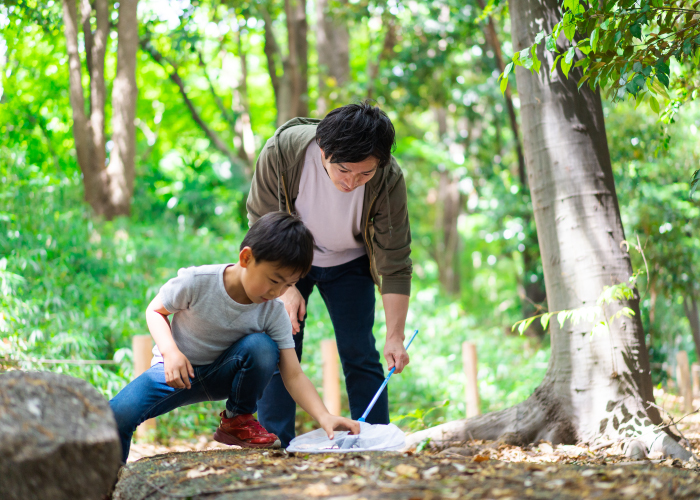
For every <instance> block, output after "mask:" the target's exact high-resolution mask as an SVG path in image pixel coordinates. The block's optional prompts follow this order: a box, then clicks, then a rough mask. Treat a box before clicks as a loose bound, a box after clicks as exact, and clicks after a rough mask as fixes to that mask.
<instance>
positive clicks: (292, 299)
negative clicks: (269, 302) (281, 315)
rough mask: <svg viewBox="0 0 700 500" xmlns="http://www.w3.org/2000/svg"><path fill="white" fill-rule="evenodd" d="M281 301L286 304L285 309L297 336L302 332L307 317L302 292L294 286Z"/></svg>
mask: <svg viewBox="0 0 700 500" xmlns="http://www.w3.org/2000/svg"><path fill="white" fill-rule="evenodd" d="M280 299H281V300H282V302H284V308H285V309H286V310H287V314H289V320H290V321H291V322H292V332H293V333H294V335H296V334H297V333H299V330H301V325H300V323H301V322H302V321H304V316H306V302H305V301H304V297H302V296H301V292H300V291H299V290H297V287H295V286H292V287H290V288H289V290H287V291H286V292H285V293H284V294H283V295H282V296H281V297H280Z"/></svg>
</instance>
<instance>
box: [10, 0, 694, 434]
mask: <svg viewBox="0 0 700 500" xmlns="http://www.w3.org/2000/svg"><path fill="white" fill-rule="evenodd" d="M84 4H85V2H78V4H77V5H78V9H79V12H80V14H79V17H80V24H84V25H85V26H88V28H87V30H86V28H84V27H82V26H79V27H80V28H82V29H80V30H78V31H79V32H78V34H77V42H78V43H77V46H76V47H77V50H78V53H79V54H80V55H81V57H82V75H81V79H80V80H78V81H79V82H80V83H81V84H82V89H83V91H84V94H85V96H90V98H89V99H88V103H89V104H88V105H87V106H85V110H86V111H87V113H88V116H95V115H94V111H95V110H96V109H98V108H95V106H94V101H93V100H92V99H93V98H94V95H95V94H96V92H94V88H95V87H93V83H94V81H95V80H94V78H92V77H94V66H93V68H90V64H91V63H92V60H91V59H90V58H86V57H85V51H86V47H89V46H90V44H91V43H92V44H93V45H94V40H92V42H91V41H90V40H86V37H85V32H86V31H88V32H90V33H91V36H88V38H93V39H95V38H99V37H95V34H96V33H98V32H99V31H100V26H99V19H98V17H99V16H95V10H93V9H94V8H95V6H96V5H98V4H99V5H106V8H107V9H108V17H107V18H106V19H108V20H109V24H108V25H107V27H106V31H105V33H107V35H108V36H106V37H105V38H104V42H105V44H104V50H105V54H106V56H105V59H104V60H105V68H104V75H105V76H104V80H105V88H106V95H108V96H110V95H111V96H112V99H111V100H110V99H103V107H104V111H105V114H104V117H103V122H104V123H105V127H106V134H105V137H104V138H103V141H104V148H103V149H104V151H105V154H106V158H105V163H106V164H108V165H110V164H112V165H113V164H115V162H116V160H115V158H116V156H117V153H116V152H120V151H121V149H120V148H123V145H122V144H121V143H118V141H116V139H115V137H116V136H115V134H118V133H119V131H118V130H115V125H114V124H115V123H118V120H115V119H114V116H113V115H117V113H116V112H115V111H114V110H115V108H118V107H119V106H120V103H119V101H118V99H116V98H115V97H114V96H115V95H116V93H115V92H113V91H114V88H113V87H114V86H116V84H113V82H115V81H116V76H117V74H118V73H119V68H118V63H117V60H118V51H119V47H122V41H121V40H118V39H119V37H120V35H119V32H118V28H117V25H118V21H119V18H120V16H122V9H123V7H124V6H126V5H130V6H132V7H133V8H134V9H135V8H136V5H137V3H136V2H134V1H131V0H127V2H122V5H119V3H112V2H104V1H103V0H102V1H100V0H98V1H96V2H94V3H93V5H92V6H91V5H90V4H89V3H87V5H88V7H87V9H85V8H84ZM484 7H485V6H484V4H483V3H482V2H481V0H476V1H474V2H472V1H467V2H457V1H451V0H443V1H433V2H417V1H408V2H394V1H389V2H384V1H378V2H367V1H365V0H357V1H348V2H345V1H334V0H331V1H327V0H316V1H315V2H314V1H309V2H304V1H299V0H285V1H284V2H282V1H279V2H275V1H271V2H251V3H247V2H238V1H224V2H208V1H201V2H190V1H176V2H166V1H147V0H141V1H140V2H138V20H139V21H138V40H137V42H138V48H136V47H134V50H135V52H136V56H135V57H136V73H135V75H136V81H135V85H136V87H137V88H138V100H137V101H136V108H135V118H136V119H135V120H134V123H135V125H136V135H135V143H134V144H133V147H134V150H135V161H134V170H133V177H132V178H131V182H132V183H133V184H132V186H133V199H131V202H130V203H127V205H126V210H123V207H122V208H121V209H122V211H126V212H128V215H120V212H119V210H120V208H119V207H117V208H116V209H115V210H116V211H115V210H112V211H110V209H105V208H104V207H102V208H101V207H99V206H97V205H95V203H94V200H90V199H88V200H85V198H86V197H85V196H84V183H85V181H86V177H85V176H84V174H83V173H81V172H82V171H81V166H80V165H79V163H80V158H79V155H78V154H76V149H75V146H76V140H75V139H76V137H78V136H76V132H74V130H73V128H72V123H73V116H74V110H73V111H72V108H71V102H70V94H71V87H70V84H69V80H70V75H71V73H70V71H69V66H70V57H69V52H70V50H69V49H70V47H68V46H67V43H66V34H65V23H64V17H65V14H64V12H63V10H62V5H61V3H60V2H54V1H52V0H49V1H47V2H44V1H38V2H37V1H29V2H26V1H21V2H3V4H2V5H0V27H1V28H2V39H1V40H0V58H1V59H0V64H1V65H2V75H1V82H2V84H1V87H0V92H1V97H0V179H1V180H2V184H1V187H0V200H1V201H0V312H1V314H2V315H1V316H0V335H1V337H2V339H3V342H2V343H0V358H2V361H1V363H2V368H5V369H6V368H12V367H21V368H23V369H50V370H53V371H60V372H64V373H68V374H71V375H74V376H77V377H80V378H84V379H86V380H88V381H90V382H91V383H92V384H93V385H95V386H96V387H97V388H99V389H100V390H101V391H102V392H103V393H104V394H105V396H106V397H111V396H113V395H115V394H116V393H117V392H118V391H119V390H120V389H121V388H122V387H123V386H124V385H125V384H126V383H127V382H128V381H129V380H130V379H131V378H132V376H133V368H132V367H133V363H132V353H131V349H130V346H131V337H132V336H133V335H139V334H144V333H147V329H146V324H145V317H144V311H145V307H146V305H147V304H148V302H149V301H150V300H151V298H152V297H153V296H154V295H155V294H156V293H157V291H158V289H159V287H160V286H161V285H162V284H163V283H165V281H167V280H168V279H169V278H170V277H173V276H174V275H175V274H176V272H177V269H178V268H180V267H183V266H190V265H201V264H208V263H214V262H231V261H235V259H236V254H237V248H238V244H239V242H240V239H241V237H242V235H243V234H244V232H245V229H246V227H247V221H246V217H245V199H246V197H247V193H248V189H249V186H250V172H251V170H252V168H253V167H254V161H255V157H256V156H257V153H258V152H259V151H260V149H261V148H262V147H263V145H264V144H265V141H266V140H267V139H268V138H269V137H271V136H272V134H273V133H274V130H275V128H276V126H277V125H279V124H280V123H282V122H284V121H285V120H286V119H287V118H290V117H292V116H296V115H300V116H304V115H307V116H314V117H322V116H323V115H324V113H325V112H326V111H327V110H329V109H332V108H334V107H336V106H339V105H342V104H345V103H348V102H356V101H358V100H360V99H364V98H372V99H375V100H376V102H377V103H378V104H379V105H380V106H381V107H382V108H383V109H384V110H386V111H387V113H388V114H389V116H390V117H391V119H392V121H393V122H394V125H395V127H396V130H397V147H396V151H395V156H396V158H397V159H398V161H399V163H400V164H401V166H402V167H403V169H404V173H405V175H406V179H407V187H408V191H409V210H410V217H411V227H412V233H413V241H414V243H413V253H412V257H413V262H414V278H413V295H412V299H411V309H410V313H409V318H408V322H407V328H408V329H415V328H418V329H420V331H421V333H420V335H419V337H418V339H417V341H416V343H415V345H414V346H413V347H412V352H411V353H410V354H411V365H410V366H409V368H408V369H407V371H406V372H405V373H404V374H402V375H401V377H400V378H398V379H397V380H395V381H394V382H393V384H392V387H390V403H391V412H392V416H393V417H394V418H396V420H397V423H398V424H399V425H402V426H404V427H405V428H407V429H408V428H413V429H415V428H420V427H422V426H425V425H432V424H435V423H439V422H442V421H445V420H453V419H456V418H462V417H463V416H464V414H465V403H464V375H463V373H462V364H461V355H460V344H461V342H463V341H465V340H469V341H472V342H475V343H476V344H477V349H478V353H479V388H480V394H481V404H482V408H481V409H482V411H483V412H487V411H494V410H498V409H502V408H505V407H508V406H511V405H513V404H515V403H518V402H520V401H522V400H524V399H526V398H527V396H528V395H529V394H530V393H531V392H532V390H533V389H534V388H535V387H537V385H538V384H539V382H540V381H541V379H542V377H543V375H544V373H545V371H546V368H547V363H548V359H549V338H548V336H547V334H546V333H545V332H543V331H542V330H541V328H537V324H536V323H533V325H532V326H531V327H530V328H529V329H528V331H527V332H526V333H525V334H524V335H518V333H517V332H515V333H512V332H511V326H512V325H513V323H515V322H516V321H518V320H520V319H522V318H524V317H528V316H531V315H532V314H537V313H541V312H546V294H545V290H544V284H543V276H542V267H541V264H540V262H539V251H538V246H537V236H536V231H535V226H534V219H533V217H532V207H531V203H530V197H529V193H528V189H527V181H526V175H525V169H524V160H523V157H522V153H521V146H520V139H519V137H518V135H519V131H518V126H517V125H518V119H519V99H518V96H517V89H516V88H515V83H514V82H513V81H512V79H511V84H510V86H509V88H508V89H507V90H506V92H505V94H502V93H501V91H500V89H499V82H498V77H499V74H500V73H501V72H502V71H503V69H504V67H505V65H504V60H505V61H506V62H507V60H506V57H507V56H506V55H510V54H512V48H511V44H510V33H509V32H510V22H509V19H508V10H507V5H505V4H502V5H498V4H493V3H492V4H489V6H488V7H487V9H488V12H489V15H488V16H487V15H484ZM85 12H87V13H88V14H87V15H84V14H83V13H85ZM85 23H86V24H85ZM88 59H90V60H88ZM670 69H671V71H672V72H674V71H678V68H674V67H673V65H672V67H671V68H670ZM73 74H75V73H73ZM604 112H605V116H606V125H607V134H608V142H609V145H610V151H611V156H612V161H613V169H614V174H615V180H616V187H617V193H618V197H619V203H620V209H621V212H622V220H623V224H624V228H625V232H626V236H627V239H628V240H629V241H630V242H633V243H636V242H637V237H638V238H639V242H640V243H641V247H643V249H644V254H643V255H642V254H641V253H639V252H636V251H633V252H632V258H633V264H634V267H635V269H636V270H645V272H644V273H643V275H642V277H641V278H640V281H639V284H638V286H639V291H640V294H641V301H640V307H641V312H642V318H643V321H644V327H645V331H646V332H647V336H646V343H647V346H648V347H649V352H650V356H651V361H652V378H653V381H654V383H655V384H665V383H666V382H667V379H668V373H669V372H670V373H673V370H674V368H675V353H676V352H677V351H678V350H681V349H682V350H686V351H688V352H689V353H690V357H691V361H694V360H697V359H698V356H697V354H696V352H697V349H696V346H700V317H699V316H698V301H699V300H700V284H699V283H698V280H697V278H696V276H697V273H698V272H699V271H700V270H699V269H698V265H699V264H700V236H699V233H698V230H697V218H698V215H699V214H700V203H698V201H697V198H698V196H697V195H696V197H695V198H696V199H695V200H693V198H691V197H689V196H688V192H689V187H690V186H689V181H690V177H691V174H692V172H693V171H694V170H696V169H697V165H698V163H700V161H698V160H699V159H700V144H699V143H700V141H698V128H699V127H700V109H699V108H698V106H697V105H696V104H694V103H692V102H691V103H688V104H686V105H684V106H683V107H682V108H681V110H680V112H678V113H676V114H675V117H674V118H673V120H666V122H660V121H659V119H658V117H657V114H656V113H655V112H654V110H651V109H648V108H647V106H639V107H637V108H636V109H635V106H634V103H633V102H628V101H622V102H616V103H612V102H609V101H606V102H605V103H604ZM666 115H667V116H668V113H666ZM93 123H94V120H93ZM90 133H92V132H91V131H90ZM83 139H84V137H83ZM112 139H115V140H112ZM79 140H80V138H79ZM126 149H128V147H127V148H126ZM119 154H122V153H121V152H120V153H119ZM83 167H84V165H83ZM127 177H128V169H127ZM125 184H126V185H128V184H129V180H128V179H127V181H126V182H125ZM88 198H89V197H88ZM91 202H92V203H91ZM645 261H646V262H645ZM647 268H648V273H647V272H646V269H647ZM384 331H385V326H384V324H383V313H382V311H381V301H378V302H377V315H376V323H375V334H376V337H377V340H378V344H379V347H381V344H382V343H383V336H384ZM332 335H333V332H332V326H331V324H330V320H329V318H328V315H327V313H326V311H325V307H324V306H323V304H322V302H321V299H320V297H319V295H318V294H313V295H312V299H311V301H310V306H309V320H308V327H307V334H306V337H307V342H308V345H309V347H308V348H307V349H306V350H305V354H304V356H305V357H304V359H303V363H302V366H303V368H304V370H305V371H306V373H307V374H308V375H309V376H310V377H311V379H312V380H313V381H314V383H315V384H316V385H317V386H320V385H321V356H320V349H319V342H320V341H321V340H322V339H326V338H332ZM41 359H64V360H65V359H68V360H70V359H74V360H114V361H116V364H113V365H99V364H95V365H70V364H56V365H52V364H42V363H38V362H37V360H41ZM2 368H0V369H2ZM219 406H221V405H220V404H218V403H209V404H202V405H195V406H192V407H188V408H183V409H180V410H177V411H175V412H173V413H171V414H169V415H167V416H164V417H161V418H160V419H159V422H160V423H159V426H158V433H159V437H160V438H161V439H167V438H169V437H183V438H188V437H193V436H194V435H197V434H200V433H202V432H208V429H212V428H213V427H214V426H215V425H216V418H217V417H216V415H217V413H218V409H219ZM344 408H345V411H347V401H344ZM429 410H432V411H430V413H427V412H428V411H429ZM426 413H427V414H426ZM406 415H409V417H408V418H402V417H405V416H406ZM299 420H300V424H302V423H303V422H304V421H305V419H304V417H303V415H301V414H300V415H299Z"/></svg>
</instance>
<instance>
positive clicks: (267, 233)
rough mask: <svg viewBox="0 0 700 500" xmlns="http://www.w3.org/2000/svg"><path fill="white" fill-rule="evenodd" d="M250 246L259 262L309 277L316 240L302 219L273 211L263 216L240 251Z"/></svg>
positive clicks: (249, 231) (247, 235)
mask: <svg viewBox="0 0 700 500" xmlns="http://www.w3.org/2000/svg"><path fill="white" fill-rule="evenodd" d="M245 247H250V249H251V250H252V252H253V258H255V260H256V261H258V262H263V261H267V262H274V263H275V264H277V265H278V266H279V267H283V268H286V269H290V270H292V271H293V272H295V273H301V276H302V277H304V276H306V275H307V274H308V273H309V271H311V263H312V262H313V260H314V237H313V235H312V234H311V231H309V228H307V227H306V226H305V225H304V223H303V222H302V221H301V219H300V218H299V217H296V216H294V215H289V214H288V213H286V212H270V213H269V214H266V215H263V216H262V217H260V218H259V219H258V220H257V222H255V224H253V226H252V227H251V228H250V229H249V230H248V234H246V235H245V238H243V242H242V243H241V248H240V249H241V250H243V249H244V248H245Z"/></svg>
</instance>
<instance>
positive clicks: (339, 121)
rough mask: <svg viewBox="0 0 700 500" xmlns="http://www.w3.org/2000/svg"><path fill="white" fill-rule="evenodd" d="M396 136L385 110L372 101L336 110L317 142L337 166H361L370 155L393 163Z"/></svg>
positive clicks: (381, 164) (320, 130)
mask: <svg viewBox="0 0 700 500" xmlns="http://www.w3.org/2000/svg"><path fill="white" fill-rule="evenodd" d="M395 136H396V133H395V131H394V126H393V125H392V124H391V120H389V117H388V116H387V115H386V113H385V112H384V111H382V110H381V109H379V107H377V106H372V105H371V104H370V103H369V101H363V102H361V103H359V104H348V105H347V106H343V107H340V108H336V109H334V110H333V111H331V112H330V113H328V114H327V115H326V117H325V118H324V119H323V120H321V123H319V124H318V128H317V129H316V143H317V144H318V145H319V147H320V148H321V149H322V150H323V153H324V155H325V156H326V158H328V157H331V161H332V162H333V163H345V162H347V163H359V162H361V161H363V160H366V159H367V158H369V157H370V156H374V157H375V158H377V159H378V160H379V168H383V167H385V166H387V165H388V164H389V161H390V160H391V152H392V151H393V150H394V146H395V145H396V143H395Z"/></svg>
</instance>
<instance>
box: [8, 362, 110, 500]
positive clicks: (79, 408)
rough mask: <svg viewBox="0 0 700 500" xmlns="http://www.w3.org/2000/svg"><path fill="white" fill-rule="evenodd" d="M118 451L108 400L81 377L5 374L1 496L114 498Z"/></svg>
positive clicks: (57, 499) (53, 499)
mask: <svg viewBox="0 0 700 500" xmlns="http://www.w3.org/2000/svg"><path fill="white" fill-rule="evenodd" d="M120 450H121V448H120V444H119V435H118V433H117V426H116V423H115V421H114V416H113V415H112V411H111V410H110V408H109V404H108V403H107V401H106V400H105V398H104V397H103V396H102V395H101V394H100V393H99V392H98V391H97V390H96V389H95V388H94V387H92V386H91V385H90V384H88V383H87V382H85V381H84V380H80V379H77V378H74V377H69V376H67V375H61V374H58V373H50V372H20V371H15V372H8V373H4V374H0V498H1V499H3V500H15V499H17V500H33V499H37V500H38V499H42V500H43V499H51V500H62V499H67V500H68V499H70V500H82V499H86V500H87V499H97V500H99V499H102V498H109V495H110V492H111V489H112V487H113V485H114V483H115V482H116V478H117V472H118V470H119V466H120V455H121V453H120Z"/></svg>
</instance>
